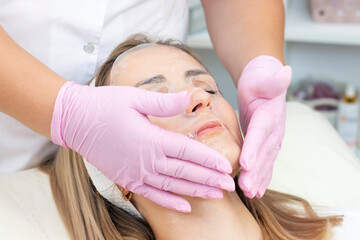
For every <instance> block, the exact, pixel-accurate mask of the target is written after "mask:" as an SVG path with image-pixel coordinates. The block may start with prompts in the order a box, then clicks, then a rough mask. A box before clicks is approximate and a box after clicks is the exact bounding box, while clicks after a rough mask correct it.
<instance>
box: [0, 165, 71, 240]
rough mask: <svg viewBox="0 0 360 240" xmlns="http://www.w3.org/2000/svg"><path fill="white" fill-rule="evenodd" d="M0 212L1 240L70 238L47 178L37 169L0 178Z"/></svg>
mask: <svg viewBox="0 0 360 240" xmlns="http://www.w3.org/2000/svg"><path fill="white" fill-rule="evenodd" d="M0 212H1V214H0V238H1V239H23V238H24V239H51V238H52V237H53V236H60V239H69V237H68V235H67V231H66V229H65V226H64V224H63V223H62V220H61V217H60V215H59V213H58V211H57V208H56V204H55V201H54V199H53V196H52V192H51V187H50V181H49V177H48V175H47V174H45V173H43V172H42V171H40V170H39V169H29V170H25V171H21V172H17V173H11V174H1V175H0ZM20 226H21V227H20ZM20 229H21V231H20ZM55 234H56V235H55Z"/></svg>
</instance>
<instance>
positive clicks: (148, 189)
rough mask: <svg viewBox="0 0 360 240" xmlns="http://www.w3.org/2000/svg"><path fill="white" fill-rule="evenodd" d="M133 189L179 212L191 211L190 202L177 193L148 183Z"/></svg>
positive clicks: (136, 192)
mask: <svg viewBox="0 0 360 240" xmlns="http://www.w3.org/2000/svg"><path fill="white" fill-rule="evenodd" d="M131 191H132V192H134V193H135V194H138V195H141V196H143V197H145V198H147V199H149V200H150V201H153V202H154V203H156V204H158V205H160V206H163V207H165V208H169V209H173V210H176V211H179V212H191V206H190V203H189V202H188V201H187V200H185V199H184V198H182V197H179V196H176V195H175V194H172V193H169V192H165V191H162V190H160V189H157V188H154V187H152V186H148V185H140V186H137V187H135V188H134V189H132V190H131Z"/></svg>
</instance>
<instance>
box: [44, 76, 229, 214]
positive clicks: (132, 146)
mask: <svg viewBox="0 0 360 240" xmlns="http://www.w3.org/2000/svg"><path fill="white" fill-rule="evenodd" d="M189 102H190V96H189V94H188V93H187V92H180V93H176V94H164V93H156V92H150V91H146V90H143V89H138V88H134V87H126V86H113V87H109V86H108V87H96V88H95V87H88V86H81V85H78V84H75V83H74V82H68V83H65V84H64V86H62V88H61V90H60V91H59V94H58V96H57V99H56V102H55V107H54V113H53V119H52V123H51V137H52V140H53V142H54V143H56V144H58V145H61V146H63V147H66V148H71V149H73V150H75V151H76V152H78V153H80V154H81V155H82V156H83V157H85V158H86V159H87V160H88V161H89V162H90V163H91V164H92V165H94V166H95V167H96V168H97V169H98V170H100V171H101V172H102V173H103V174H104V175H105V176H107V177H108V178H109V179H110V180H112V181H113V182H115V183H116V184H118V185H120V186H122V187H124V188H125V189H127V190H130V191H132V192H134V193H136V194H139V195H142V196H144V197H146V198H148V199H150V200H152V201H153V202H156V203H157V204H159V205H162V206H164V207H167V208H171V209H176V210H178V211H182V212H189V211H191V207H190V204H189V202H188V201H186V200H185V199H184V198H182V197H180V196H177V195H175V194H174V193H177V194H183V195H188V196H197V197H203V198H221V197H222V191H221V188H222V189H225V190H228V191H234V190H235V184H234V181H233V179H232V178H231V177H230V175H228V174H230V173H231V171H232V169H231V165H230V163H229V162H228V160H227V159H226V158H225V157H224V156H223V155H222V154H220V153H219V152H217V151H216V150H214V149H211V148H209V147H207V146H206V145H204V144H202V143H200V142H198V141H195V140H193V139H190V138H188V137H187V136H185V135H182V134H179V133H175V132H170V131H167V130H165V129H162V128H160V127H158V126H156V125H154V124H152V123H151V122H150V120H149V119H148V118H147V116H146V115H153V116H158V117H169V116H174V115H177V114H179V113H182V112H184V111H185V109H186V108H187V107H188V105H189ZM170 192H172V193H170Z"/></svg>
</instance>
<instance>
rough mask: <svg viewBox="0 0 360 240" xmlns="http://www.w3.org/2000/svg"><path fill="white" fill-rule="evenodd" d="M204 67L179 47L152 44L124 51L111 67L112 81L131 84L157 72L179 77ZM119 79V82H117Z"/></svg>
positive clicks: (170, 76)
mask: <svg viewBox="0 0 360 240" xmlns="http://www.w3.org/2000/svg"><path fill="white" fill-rule="evenodd" d="M194 68H197V69H204V70H205V68H204V67H203V66H202V65H201V64H200V63H199V62H198V61H197V60H195V59H194V58H193V57H192V56H191V55H189V54H188V53H186V52H184V51H183V50H181V49H178V48H175V47H171V46H163V45H152V46H148V47H145V48H140V49H137V50H135V51H131V52H129V53H125V55H124V56H121V57H120V58H119V59H118V60H117V61H116V63H115V65H114V67H113V69H112V74H111V75H112V76H111V78H112V80H113V81H112V82H114V81H116V82H117V84H115V85H128V86H133V85H135V84H136V83H137V82H138V81H140V80H144V79H145V78H149V77H152V76H155V75H158V74H162V75H164V76H166V77H167V78H169V79H171V78H172V77H179V74H181V75H183V74H184V72H185V71H187V70H191V69H194ZM120 79H121V84H118V83H119V81H120Z"/></svg>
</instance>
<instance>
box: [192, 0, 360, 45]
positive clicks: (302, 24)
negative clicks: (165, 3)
mask: <svg viewBox="0 0 360 240" xmlns="http://www.w3.org/2000/svg"><path fill="white" fill-rule="evenodd" d="M285 6H286V9H287V11H286V27H285V41H286V42H303V43H322V44H337V45H353V46H359V45H360V24H348V23H341V24H340V23H339V24H335V23H316V22H314V21H313V20H312V18H311V15H310V9H309V7H308V4H307V1H303V0H301V1H299V0H292V1H288V2H285ZM188 45H189V46H190V47H193V48H198V49H212V48H213V46H212V43H211V41H210V37H209V34H208V32H207V31H206V30H204V31H202V32H199V33H195V34H191V35H189V37H188Z"/></svg>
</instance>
